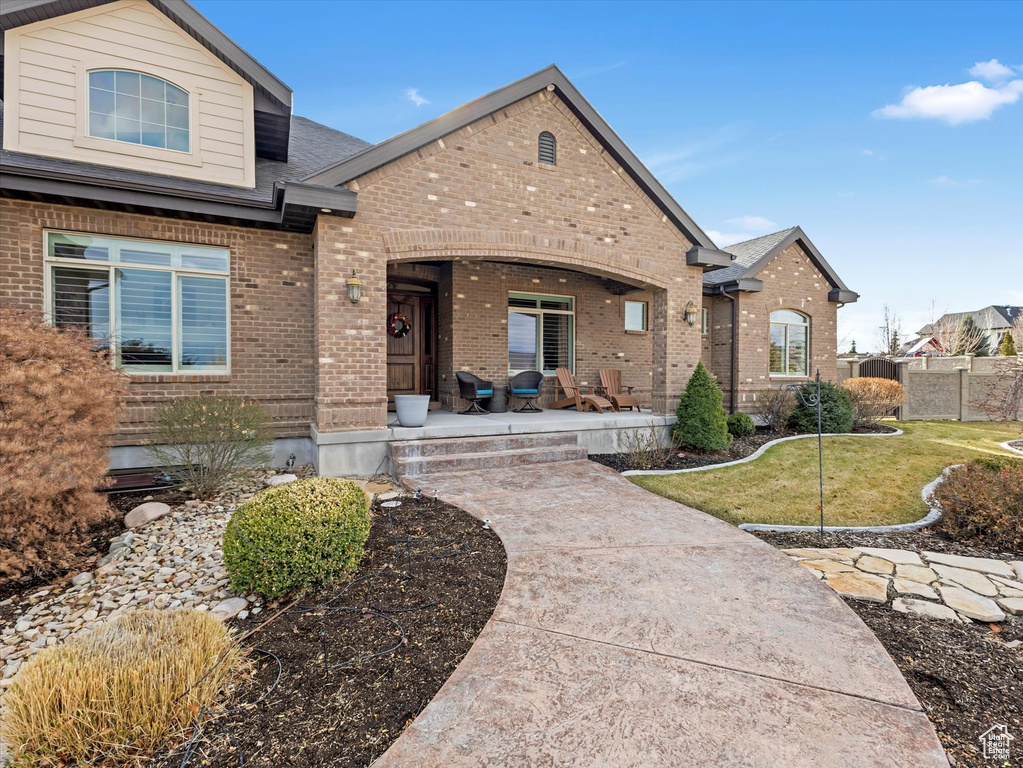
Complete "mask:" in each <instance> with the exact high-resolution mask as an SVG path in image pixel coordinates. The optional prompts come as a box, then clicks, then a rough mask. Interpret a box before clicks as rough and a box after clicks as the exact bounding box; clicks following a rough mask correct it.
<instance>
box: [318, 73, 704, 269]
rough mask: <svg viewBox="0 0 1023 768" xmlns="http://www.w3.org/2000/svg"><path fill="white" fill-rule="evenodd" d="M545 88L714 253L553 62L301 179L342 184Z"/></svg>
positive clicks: (694, 240) (670, 214) (675, 221)
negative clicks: (558, 98) (557, 97)
mask: <svg viewBox="0 0 1023 768" xmlns="http://www.w3.org/2000/svg"><path fill="white" fill-rule="evenodd" d="M548 87H551V88H553V89H554V91H555V92H556V93H557V94H558V96H559V97H560V98H561V99H562V101H564V102H565V104H566V105H567V106H568V107H569V109H571V110H572V112H573V113H574V114H575V115H576V117H577V118H578V119H579V120H580V121H581V122H582V123H583V124H584V125H585V126H586V128H587V129H588V130H589V131H590V132H591V133H593V134H594V135H595V136H596V137H597V138H598V139H599V140H600V141H601V143H602V144H603V145H604V147H605V148H606V149H607V151H608V153H609V155H610V156H611V157H613V158H614V159H615V161H616V162H617V163H618V164H619V165H621V167H622V168H623V169H624V170H625V171H626V172H627V173H628V174H629V175H630V176H631V177H632V178H633V180H634V181H635V182H636V183H637V184H638V185H639V186H640V188H641V189H643V191H644V192H646V194H648V195H649V196H650V197H651V199H652V200H653V201H654V202H655V203H656V204H657V205H658V207H659V208H661V210H662V211H663V212H664V213H665V215H667V216H668V218H669V219H671V221H672V222H673V224H674V225H675V226H676V227H678V228H679V229H681V230H682V232H683V233H684V234H685V235H686V237H687V239H689V240H690V242H691V243H692V244H693V245H698V246H703V247H704V248H709V249H713V250H717V248H716V246H715V245H714V242H713V241H712V240H711V239H710V237H708V236H707V234H706V233H705V232H704V231H703V230H702V229H700V227H699V226H697V224H696V222H694V221H693V220H692V218H691V217H690V216H689V214H688V213H686V212H685V210H684V209H683V208H682V206H680V205H679V204H678V202H677V201H676V200H675V199H674V198H673V197H672V196H671V194H670V193H669V192H668V191H667V190H666V189H665V188H664V187H663V186H662V185H661V183H660V182H659V181H658V180H657V179H656V177H655V176H654V175H653V174H652V173H651V172H650V170H649V169H648V168H647V167H646V166H645V165H643V163H642V161H640V159H639V158H638V157H637V156H636V155H635V153H634V152H633V151H632V150H631V149H629V147H628V145H626V144H625V142H624V141H622V139H621V137H620V136H618V134H617V133H615V132H614V130H613V129H612V128H611V126H610V125H608V123H607V121H606V120H604V118H602V117H601V116H600V114H599V113H598V112H597V111H596V110H595V109H594V108H593V106H592V105H591V104H590V103H589V102H588V101H587V100H586V99H585V98H584V97H583V95H582V94H581V93H579V91H578V90H577V89H576V87H575V86H574V85H572V83H571V82H570V81H569V79H568V78H567V77H566V76H565V75H564V73H563V72H562V71H561V70H560V69H558V67H557V66H555V65H553V64H552V65H550V66H549V67H545V68H544V69H541V70H540V71H538V72H534V73H533V74H532V75H529V76H527V77H524V78H522V79H521V80H517V81H515V82H514V83H511V84H510V85H506V86H504V87H503V88H499V89H497V90H496V91H493V92H491V93H488V94H486V95H485V96H481V97H480V98H478V99H475V100H473V101H470V102H469V103H467V104H463V105H462V106H460V107H456V108H455V109H453V110H451V111H450V112H447V113H445V114H443V115H441V116H440V117H436V118H434V119H433V120H430V121H428V122H425V123H423V124H422V125H419V126H417V127H415V128H412V129H411V130H408V131H405V132H404V133H400V134H398V135H397V136H394V137H392V138H390V139H387V140H386V141H383V142H381V143H380V144H377V145H375V146H373V147H370V148H368V149H366V150H364V151H363V152H360V153H359V154H357V155H353V156H352V157H350V158H348V159H346V160H343V161H341V162H339V163H334V164H333V165H330V166H327V167H326V168H323V169H322V170H320V171H317V172H316V173H314V174H312V175H310V176H307V177H306V178H305V179H303V181H305V182H308V183H311V184H318V185H321V186H340V185H342V184H346V183H347V182H349V181H352V180H353V179H356V178H358V177H360V176H364V175H365V174H367V173H369V172H370V171H373V170H375V169H377V168H380V167H381V166H384V165H387V164H388V163H391V162H393V161H395V160H397V159H398V158H400V157H404V156H405V155H408V154H410V153H412V152H415V151H416V150H417V149H420V148H421V147H424V146H427V145H429V144H431V143H433V142H435V141H437V140H438V139H440V138H443V137H444V136H447V135H449V134H451V133H453V132H455V131H457V130H459V129H460V128H463V127H464V126H466V125H469V124H470V123H473V122H475V121H477V120H480V119H482V118H484V117H486V116H487V115H491V114H493V113H494V112H498V111H500V110H502V109H504V108H506V107H508V106H510V105H512V104H514V103H516V102H518V101H521V100H522V99H524V98H526V97H528V96H531V95H533V94H534V93H537V92H539V91H542V90H544V89H545V88H548Z"/></svg>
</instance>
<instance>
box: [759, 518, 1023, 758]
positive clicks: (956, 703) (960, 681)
mask: <svg viewBox="0 0 1023 768" xmlns="http://www.w3.org/2000/svg"><path fill="white" fill-rule="evenodd" d="M755 535H756V536H757V537H759V538H760V539H763V540H764V541H767V542H769V543H771V544H773V545H775V546H777V547H780V548H783V549H794V548H799V547H818V546H821V543H820V538H819V536H818V534H815V533H769V532H757V533H756V534H755ZM823 546H825V547H856V546H864V547H868V546H869V547H885V548H895V549H908V550H912V551H915V552H922V551H925V550H926V551H930V552H944V553H947V554H952V555H965V556H967V557H991V558H996V559H1000V560H1019V559H1023V554H1021V553H1019V552H1015V553H1012V552H997V551H991V550H988V549H984V548H980V547H975V546H971V545H970V544H967V543H964V542H956V541H952V540H950V539H949V538H948V537H946V536H943V535H942V533H941V531H940V529H937V530H935V529H924V530H920V531H911V532H904V533H831V534H825V537H824V544H823ZM846 602H847V603H848V604H849V606H850V607H851V608H852V609H853V610H854V611H856V613H857V615H859V617H860V618H861V619H862V620H863V621H864V623H865V624H866V625H867V626H868V627H870V629H871V630H872V631H873V633H874V634H875V635H876V636H877V638H878V640H880V641H881V644H882V645H883V646H884V647H885V650H887V651H888V653H889V655H890V656H891V657H892V659H894V661H895V663H896V664H897V665H898V667H899V669H900V670H901V671H902V674H903V675H904V676H905V678H906V681H907V682H908V683H909V687H910V688H912V689H913V693H914V694H915V695H916V697H917V699H919V701H920V703H921V705H923V708H924V711H926V712H927V716H928V717H930V719H931V722H933V723H934V726H935V728H936V730H937V732H938V737H939V738H940V739H941V742H942V744H943V745H944V747H945V749H946V751H947V752H948V753H949V754H950V756H951V757H952V759H954V761H955V763H954V765H956V766H960V767H961V766H968V768H990V766H992V765H993V763H992V762H991V761H989V760H985V759H984V758H983V756H982V752H981V744H980V742H979V741H978V738H979V736H980V734H982V733H984V732H985V731H986V730H987V729H988V728H990V727H992V726H993V725H999V724H1004V725H1007V726H1009V731H1010V733H1014V734H1017V735H1018V734H1020V733H1023V646H1019V645H1016V646H1015V647H1013V645H1014V641H1023V617H1020V616H1011V615H1010V616H1007V617H1006V621H1004V622H1002V623H1000V624H979V623H977V622H970V623H969V624H953V623H951V622H945V621H932V620H929V619H925V618H922V617H919V616H912V615H908V614H903V613H899V612H898V611H895V610H893V609H892V608H891V607H890V606H887V605H878V604H876V603H869V602H865V601H862V600H852V599H847V600H846ZM1015 746H1016V745H1015V744H1014V745H1013V747H1015ZM1014 754H1015V752H1014Z"/></svg>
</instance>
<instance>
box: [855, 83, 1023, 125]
mask: <svg viewBox="0 0 1023 768" xmlns="http://www.w3.org/2000/svg"><path fill="white" fill-rule="evenodd" d="M1020 94H1023V80H1013V81H1011V82H1009V83H1006V84H1005V85H1003V86H1001V87H999V88H988V87H987V86H986V85H984V84H982V83H979V82H977V81H976V80H971V81H970V82H968V83H960V84H958V85H928V86H926V87H924V88H913V89H911V90H910V91H908V92H907V93H906V95H905V96H903V97H902V101H901V102H900V103H898V104H888V105H887V106H885V107H882V108H881V109H875V110H874V116H875V117H891V118H896V119H904V120H905V119H912V118H925V119H927V118H930V119H935V120H944V121H945V122H946V123H948V124H949V125H959V124H960V123H969V122H972V121H974V120H986V119H987V118H989V117H991V113H992V112H994V111H995V110H996V109H998V108H999V107H1001V106H1004V105H1006V104H1014V103H1016V102H1017V101H1018V100H1019V97H1020Z"/></svg>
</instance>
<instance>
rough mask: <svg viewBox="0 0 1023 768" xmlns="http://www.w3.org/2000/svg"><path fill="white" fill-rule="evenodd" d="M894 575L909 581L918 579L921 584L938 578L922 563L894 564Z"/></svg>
mask: <svg viewBox="0 0 1023 768" xmlns="http://www.w3.org/2000/svg"><path fill="white" fill-rule="evenodd" d="M895 575H896V576H899V577H900V578H903V579H909V580H910V581H919V582H921V583H922V584H930V583H931V582H932V581H937V580H938V574H936V573H935V572H934V571H932V570H931V569H930V568H928V567H926V566H923V565H901V564H900V565H896V566H895Z"/></svg>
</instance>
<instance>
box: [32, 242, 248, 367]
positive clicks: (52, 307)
mask: <svg viewBox="0 0 1023 768" xmlns="http://www.w3.org/2000/svg"><path fill="white" fill-rule="evenodd" d="M228 259H229V254H228V251H227V249H225V248H207V247H203V246H196V245H184V244H177V243H164V242H154V241H149V240H127V239H122V238H113V237H98V236H94V235H82V234H73V233H65V232H47V233H46V273H47V274H46V281H47V282H46V286H47V311H48V313H49V315H50V317H51V318H52V322H53V324H54V325H56V326H58V327H69V326H74V327H78V328H82V329H83V330H85V331H86V333H88V334H89V335H90V336H91V337H92V338H93V339H94V340H95V344H96V347H97V348H99V349H109V350H110V355H111V358H112V360H113V364H114V365H115V366H116V367H118V368H121V369H123V370H125V371H128V372H131V373H226V372H227V371H228V370H229V354H230V344H229V335H230V334H229V328H230V316H229V315H230V313H229V307H228V295H229V294H228V266H229V265H228Z"/></svg>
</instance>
